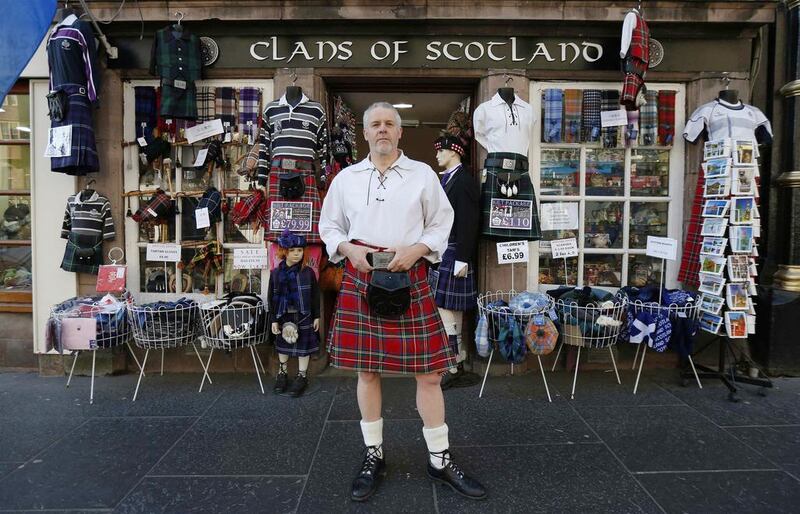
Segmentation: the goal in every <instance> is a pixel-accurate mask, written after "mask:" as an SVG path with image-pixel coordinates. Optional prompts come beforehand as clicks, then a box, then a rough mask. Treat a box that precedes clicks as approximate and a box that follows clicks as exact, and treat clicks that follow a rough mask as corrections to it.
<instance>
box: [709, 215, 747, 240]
mask: <svg viewBox="0 0 800 514" xmlns="http://www.w3.org/2000/svg"><path fill="white" fill-rule="evenodd" d="M726 228H728V218H707V219H705V220H704V221H703V228H702V229H701V232H700V235H701V236H709V237H722V236H724V235H725V229H726ZM751 228H752V227H751Z"/></svg>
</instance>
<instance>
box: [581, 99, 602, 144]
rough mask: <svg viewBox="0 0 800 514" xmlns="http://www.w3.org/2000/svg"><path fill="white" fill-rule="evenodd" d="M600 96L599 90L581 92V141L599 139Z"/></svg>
mask: <svg viewBox="0 0 800 514" xmlns="http://www.w3.org/2000/svg"><path fill="white" fill-rule="evenodd" d="M601 105H602V96H601V94H600V90H599V89H586V90H584V91H583V104H582V106H581V110H582V112H581V141H583V142H591V141H598V140H599V139H600V107H601Z"/></svg>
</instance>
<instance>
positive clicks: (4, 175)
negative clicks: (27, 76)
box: [0, 82, 33, 312]
mask: <svg viewBox="0 0 800 514" xmlns="http://www.w3.org/2000/svg"><path fill="white" fill-rule="evenodd" d="M30 134H31V123H30V102H29V93H28V84H27V82H20V83H18V84H16V85H15V86H14V87H13V88H12V89H11V91H10V92H9V94H8V95H7V96H6V97H5V99H4V101H3V104H2V108H0V215H1V216H2V217H1V218H0V311H12V312H31V290H32V284H33V275H32V273H31V271H32V268H31V201H30V194H31V191H30V189H31V154H30Z"/></svg>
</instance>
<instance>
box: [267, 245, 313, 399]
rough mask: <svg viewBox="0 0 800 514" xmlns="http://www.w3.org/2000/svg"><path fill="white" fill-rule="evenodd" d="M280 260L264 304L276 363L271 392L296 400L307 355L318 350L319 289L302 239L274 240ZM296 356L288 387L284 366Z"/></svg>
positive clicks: (301, 388) (302, 388)
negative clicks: (268, 318)
mask: <svg viewBox="0 0 800 514" xmlns="http://www.w3.org/2000/svg"><path fill="white" fill-rule="evenodd" d="M278 245H279V246H280V248H279V249H278V255H279V256H280V257H281V259H283V260H282V261H281V263H280V264H279V265H278V267H277V268H275V269H273V270H272V271H271V273H270V276H269V288H268V292H267V301H268V302H269V307H270V312H269V314H270V319H271V321H272V324H271V330H272V333H273V334H274V335H275V348H276V349H277V350H278V359H279V360H280V364H279V368H278V376H277V378H276V379H275V387H274V388H273V391H274V392H275V393H278V394H280V393H283V392H288V394H289V396H292V397H295V398H296V397H298V396H300V395H302V394H303V391H305V389H306V387H307V386H308V377H307V376H306V373H307V371H308V361H309V356H310V355H311V354H312V353H315V352H317V351H319V334H318V332H319V287H318V285H317V278H316V275H315V274H314V270H312V269H311V268H310V267H308V266H306V250H305V248H306V240H305V238H304V237H303V236H300V235H297V234H294V233H292V232H290V231H289V230H284V232H283V233H282V234H281V236H280V237H279V238H278ZM289 357H298V373H297V377H295V379H294V380H293V381H292V383H291V385H289V380H288V376H287V363H288V362H289Z"/></svg>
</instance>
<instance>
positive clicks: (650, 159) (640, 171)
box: [631, 149, 669, 196]
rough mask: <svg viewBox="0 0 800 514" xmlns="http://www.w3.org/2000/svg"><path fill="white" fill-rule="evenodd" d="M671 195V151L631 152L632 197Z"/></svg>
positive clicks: (639, 150) (636, 150) (638, 150)
mask: <svg viewBox="0 0 800 514" xmlns="http://www.w3.org/2000/svg"><path fill="white" fill-rule="evenodd" d="M668 194H669V150H641V149H634V150H631V196H667V195H668Z"/></svg>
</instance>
